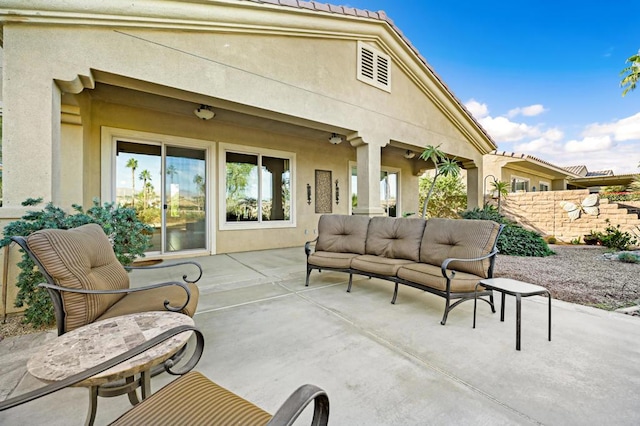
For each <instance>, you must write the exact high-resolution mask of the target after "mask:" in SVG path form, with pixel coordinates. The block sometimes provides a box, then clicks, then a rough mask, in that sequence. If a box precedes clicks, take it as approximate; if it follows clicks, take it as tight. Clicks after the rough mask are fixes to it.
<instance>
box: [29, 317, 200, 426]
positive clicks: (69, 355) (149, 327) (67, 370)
mask: <svg viewBox="0 0 640 426" xmlns="http://www.w3.org/2000/svg"><path fill="white" fill-rule="evenodd" d="M180 325H194V322H193V319H192V318H191V317H189V316H188V315H184V314H180V313H176V312H170V311H162V312H160V311H158V312H155V311H154V312H141V313H136V314H130V315H124V316H120V317H114V318H109V319H105V320H102V321H97V322H94V323H91V324H88V325H86V326H84V327H80V328H78V329H75V330H72V331H70V332H68V333H65V334H63V335H62V336H59V337H56V338H55V339H54V340H52V341H50V342H48V343H46V344H45V345H44V346H42V347H40V349H39V350H38V352H37V353H36V354H35V355H34V356H33V357H31V359H29V361H28V362H27V369H28V371H29V373H30V374H31V375H33V376H34V377H36V378H37V379H39V380H42V381H43V382H47V383H51V382H55V381H59V380H63V379H65V378H66V377H68V376H71V375H73V374H76V373H79V372H81V371H83V370H86V369H88V368H91V367H93V366H94V365H97V364H99V363H100V362H102V361H105V360H107V359H109V358H112V357H114V356H116V355H118V354H120V353H123V352H125V351H127V350H129V349H131V348H134V347H135V346H137V345H140V344H141V343H144V342H146V341H148V340H150V339H151V338H153V337H155V336H157V335H158V334H160V333H162V332H163V331H166V330H168V329H170V328H173V327H176V326H180ZM190 334H191V333H181V334H179V335H177V336H174V337H172V338H170V339H169V340H167V341H166V342H163V343H161V344H159V345H157V346H155V347H153V348H151V349H149V350H148V351H146V352H144V353H142V354H140V355H138V356H136V357H134V358H131V359H130V360H128V361H125V362H123V363H121V364H118V365H116V366H115V367H112V368H110V369H108V370H106V371H104V372H102V373H99V374H97V375H95V376H93V377H91V378H89V379H87V380H85V381H83V382H80V383H78V384H76V385H75V386H83V387H88V388H89V411H88V414H87V419H86V422H85V424H86V425H92V424H93V422H94V420H95V415H96V408H97V404H98V396H102V397H111V396H118V395H123V394H125V393H127V394H128V395H129V400H130V401H131V403H132V404H134V405H135V404H136V403H138V398H137V395H136V393H135V390H136V388H137V387H140V388H141V393H142V399H145V398H146V397H147V396H149V395H150V394H151V389H150V370H151V368H152V367H154V366H156V365H159V364H161V363H163V362H164V361H166V360H167V359H169V358H171V357H172V356H173V355H174V354H175V353H176V352H177V351H178V350H179V349H181V348H182V347H183V346H184V345H185V344H186V342H187V340H188V339H189V337H190ZM138 373H139V374H140V377H139V378H137V379H136V378H135V375H136V374H138ZM121 379H124V381H125V382H126V383H125V384H124V385H120V386H107V385H108V384H109V383H112V382H114V381H117V380H121Z"/></svg>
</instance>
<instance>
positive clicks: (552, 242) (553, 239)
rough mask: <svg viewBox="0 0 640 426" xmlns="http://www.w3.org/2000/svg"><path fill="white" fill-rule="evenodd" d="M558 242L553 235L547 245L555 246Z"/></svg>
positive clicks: (548, 238) (548, 239)
mask: <svg viewBox="0 0 640 426" xmlns="http://www.w3.org/2000/svg"><path fill="white" fill-rule="evenodd" d="M557 242H558V240H557V239H556V237H554V236H553V235H552V236H550V237H547V244H555V243H557Z"/></svg>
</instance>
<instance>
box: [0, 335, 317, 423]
mask: <svg viewBox="0 0 640 426" xmlns="http://www.w3.org/2000/svg"><path fill="white" fill-rule="evenodd" d="M186 331H193V332H194V333H195V334H196V337H197V344H196V350H195V351H194V353H193V354H192V356H191V358H190V359H189V361H188V362H187V363H186V364H185V365H184V366H183V367H180V368H174V365H173V363H172V362H167V363H165V369H166V370H167V372H169V373H170V374H174V375H181V377H179V378H178V379H176V380H174V381H173V382H171V383H169V384H168V385H166V386H165V387H163V388H162V389H160V390H159V391H158V392H156V393H155V394H153V395H151V396H150V397H148V398H147V399H145V400H143V401H142V402H140V403H138V404H137V405H135V406H134V407H133V408H131V409H130V410H129V411H127V412H125V413H124V414H122V415H121V416H120V417H119V418H118V419H116V420H115V421H114V422H113V423H111V425H115V426H126V425H136V426H137V425H154V426H162V425H167V426H168V425H176V424H185V425H194V426H195V425H245V426H251V425H269V426H276V425H277V426H283V425H292V424H293V423H294V422H295V420H296V419H297V418H298V417H299V415H300V414H301V413H302V412H303V411H304V409H305V408H306V407H307V406H308V405H309V404H310V403H311V402H312V401H313V403H314V412H313V418H312V421H311V424H312V425H314V426H320V425H326V424H328V421H329V398H328V396H327V394H326V392H325V391H324V390H322V389H320V388H319V387H317V386H315V385H310V384H307V385H303V386H301V387H299V388H298V389H297V390H296V391H294V392H293V393H292V394H291V395H290V396H289V398H288V399H287V400H286V401H285V402H284V403H283V404H282V405H281V406H280V408H279V409H278V410H277V411H276V413H275V414H274V415H273V416H272V415H270V414H269V413H267V412H266V411H264V410H263V409H261V408H260V407H258V406H256V405H254V404H252V403H251V402H249V401H247V400H245V399H243V398H242V397H240V396H238V395H236V394H234V393H233V392H231V391H229V390H227V389H225V388H223V387H221V386H219V385H217V384H216V383H214V382H212V381H211V380H209V379H208V378H206V377H205V376H203V375H202V374H200V373H198V372H195V371H191V370H192V369H193V367H194V366H195V365H196V364H197V362H198V360H199V359H200V357H201V356H202V351H203V349H204V338H203V336H202V333H201V332H200V331H199V330H198V329H196V328H195V327H193V326H185V325H183V326H179V327H175V328H172V329H170V330H168V331H165V332H164V333H162V334H159V335H157V336H155V337H154V338H152V339H150V340H148V341H147V342H146V343H144V344H141V345H139V346H136V347H135V348H133V349H130V350H128V351H126V352H124V353H122V354H120V355H117V356H115V357H114V358H111V359H109V360H107V361H104V362H102V363H101V364H98V365H96V366H94V367H91V368H89V369H87V370H84V371H82V372H80V373H77V374H75V375H73V376H69V377H67V378H65V379H63V380H61V381H59V382H56V383H52V384H49V385H47V386H43V387H40V388H38V389H36V390H34V391H31V392H27V393H24V394H22V395H19V396H16V397H13V398H10V399H7V400H5V401H2V402H0V411H4V410H8V409H10V408H13V407H16V406H18V405H22V404H24V403H27V402H30V401H33V400H35V399H37V398H41V397H43V396H45V395H49V394H51V393H53V392H56V391H58V390H60V389H63V388H66V387H68V386H71V385H73V384H74V383H78V382H81V381H83V380H85V379H87V378H89V377H91V376H94V375H96V374H98V373H100V372H102V371H105V370H107V369H109V368H111V367H113V366H115V365H117V364H119V363H121V362H123V361H126V360H127V359H130V358H133V357H134V356H136V355H139V354H141V353H142V352H144V351H146V350H148V349H149V348H151V347H153V346H155V345H157V344H159V343H161V342H163V341H165V340H166V339H168V338H170V337H172V336H175V335H176V334H179V333H183V332H186Z"/></svg>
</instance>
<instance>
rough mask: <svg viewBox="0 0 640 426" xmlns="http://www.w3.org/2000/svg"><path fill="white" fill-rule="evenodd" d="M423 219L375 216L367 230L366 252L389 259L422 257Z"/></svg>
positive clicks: (414, 259)
mask: <svg viewBox="0 0 640 426" xmlns="http://www.w3.org/2000/svg"><path fill="white" fill-rule="evenodd" d="M425 224H426V221H425V220H423V219H415V218H414V219H408V218H393V217H374V218H372V219H371V222H370V223H369V230H368V231H367V245H366V254H370V255H374V256H384V257H387V258H389V259H407V260H412V261H414V262H417V261H418V260H419V259H420V243H421V241H422V235H423V233H424V227H425Z"/></svg>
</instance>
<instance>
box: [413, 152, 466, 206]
mask: <svg viewBox="0 0 640 426" xmlns="http://www.w3.org/2000/svg"><path fill="white" fill-rule="evenodd" d="M420 158H421V159H422V160H424V161H429V160H430V161H431V162H432V163H433V165H434V167H435V169H436V174H435V175H434V176H433V180H432V181H431V186H430V187H429V192H427V196H426V197H425V198H424V203H423V204H422V218H423V219H424V218H426V216H427V204H429V198H431V194H433V189H434V187H435V186H436V180H437V179H438V177H440V176H459V175H460V166H459V165H458V163H457V162H456V160H455V159H451V158H449V157H447V155H446V154H445V153H444V152H442V151H441V150H440V145H438V146H433V145H428V146H427V147H426V148H425V149H424V151H422V154H420Z"/></svg>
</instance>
